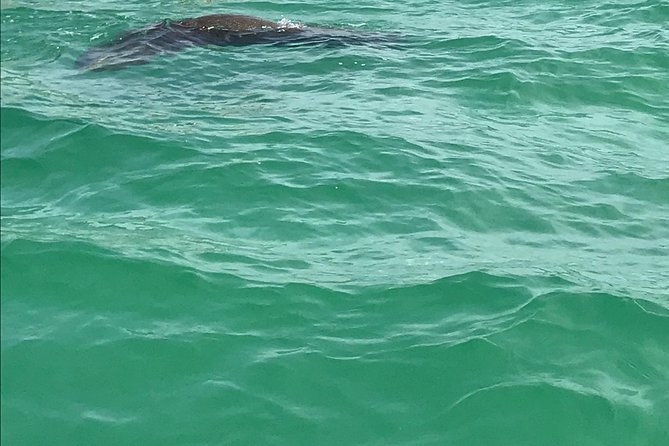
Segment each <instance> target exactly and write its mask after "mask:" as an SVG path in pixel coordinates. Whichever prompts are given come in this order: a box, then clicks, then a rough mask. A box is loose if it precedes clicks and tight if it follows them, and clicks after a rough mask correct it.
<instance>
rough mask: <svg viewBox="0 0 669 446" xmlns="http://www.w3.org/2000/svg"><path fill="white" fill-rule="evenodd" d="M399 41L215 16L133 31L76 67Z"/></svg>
mask: <svg viewBox="0 0 669 446" xmlns="http://www.w3.org/2000/svg"><path fill="white" fill-rule="evenodd" d="M393 40H394V36H392V35H387V34H381V33H353V32H351V31H347V30H342V29H329V28H318V27H310V26H305V25H298V24H294V23H292V22H289V21H286V20H282V21H280V22H273V21H270V20H265V19H261V18H258V17H253V16H248V15H238V14H212V15H206V16H202V17H193V18H186V19H181V20H163V21H162V22H160V23H156V24H153V25H149V26H145V27H143V28H139V29H134V30H131V31H128V32H126V33H124V34H122V35H120V36H118V37H116V38H115V39H113V40H112V41H110V42H108V43H105V44H102V45H100V46H95V47H92V48H89V49H88V50H87V51H86V52H84V53H83V54H82V55H81V56H80V57H79V58H78V59H77V61H76V66H77V67H78V68H80V69H83V70H113V69H119V68H123V67H126V66H128V65H137V64H145V63H148V62H149V61H150V60H151V58H152V57H153V56H155V55H157V54H162V53H170V52H176V51H179V50H181V49H183V48H186V47H189V46H194V45H250V44H258V43H265V44H291V43H293V44H314V43H315V44H325V45H345V44H360V43H366V42H379V43H383V42H391V41H393Z"/></svg>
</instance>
